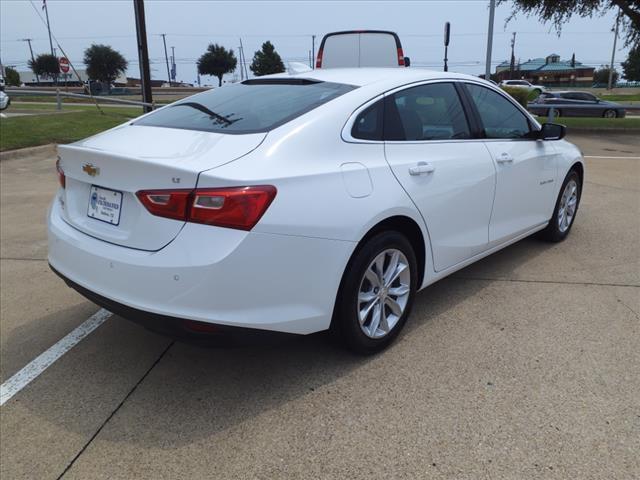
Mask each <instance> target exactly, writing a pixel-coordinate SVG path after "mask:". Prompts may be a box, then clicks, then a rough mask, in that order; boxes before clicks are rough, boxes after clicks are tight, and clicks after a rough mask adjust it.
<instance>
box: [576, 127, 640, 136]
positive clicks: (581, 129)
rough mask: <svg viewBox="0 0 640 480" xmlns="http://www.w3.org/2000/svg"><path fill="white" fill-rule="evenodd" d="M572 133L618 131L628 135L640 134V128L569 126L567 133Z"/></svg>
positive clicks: (617, 132)
mask: <svg viewBox="0 0 640 480" xmlns="http://www.w3.org/2000/svg"><path fill="white" fill-rule="evenodd" d="M572 133H600V134H607V133H616V134H620V133H622V134H626V135H639V134H640V129H638V128H598V127H567V135H571V134H572Z"/></svg>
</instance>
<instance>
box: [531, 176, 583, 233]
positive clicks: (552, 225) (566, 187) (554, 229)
mask: <svg viewBox="0 0 640 480" xmlns="http://www.w3.org/2000/svg"><path fill="white" fill-rule="evenodd" d="M581 194H582V183H581V182H580V175H578V172H576V171H575V170H571V171H570V172H569V173H568V174H567V177H566V178H565V179H564V182H563V183H562V187H561V188H560V194H559V195H558V199H557V200H556V208H555V210H554V211H553V217H551V220H549V225H547V227H546V228H545V229H544V230H542V231H541V232H540V234H541V237H542V238H543V239H544V240H548V241H550V242H561V241H562V240H564V239H565V238H567V235H569V231H570V230H571V227H572V226H573V222H574V221H575V219H576V214H577V213H578V205H579V204H580V196H581Z"/></svg>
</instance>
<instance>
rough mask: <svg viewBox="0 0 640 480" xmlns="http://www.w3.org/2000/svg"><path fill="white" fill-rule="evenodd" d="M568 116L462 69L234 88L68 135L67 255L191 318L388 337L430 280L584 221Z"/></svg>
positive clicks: (80, 281)
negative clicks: (538, 108) (542, 119)
mask: <svg viewBox="0 0 640 480" xmlns="http://www.w3.org/2000/svg"><path fill="white" fill-rule="evenodd" d="M564 132H565V130H564V127H562V126H560V125H553V124H545V125H542V126H541V125H540V124H538V122H537V121H536V120H535V119H534V118H533V117H532V116H530V115H529V114H528V113H527V111H526V110H524V109H523V108H521V107H520V106H519V105H518V104H517V103H516V102H514V101H513V100H512V99H511V97H509V96H508V95H506V94H505V93H503V92H502V91H501V90H500V89H499V88H497V87H495V86H493V85H492V84H490V83H488V82H485V81H483V80H479V79H477V78H475V77H471V76H467V75H461V74H453V73H440V72H430V71H426V70H421V69H390V68H387V69H384V68H381V69H330V70H329V69H327V70H316V71H313V72H307V73H304V74H299V75H286V74H279V75H275V76H268V77H261V78H258V79H253V80H248V81H245V82H243V83H241V84H235V85H232V86H226V87H225V88H216V89H213V90H210V91H207V92H204V93H200V94H198V95H195V96H192V97H189V98H186V99H184V100H181V101H178V102H176V103H174V104H171V105H169V106H166V107H164V108H162V109H160V110H157V111H155V112H151V113H149V114H147V115H144V116H142V117H140V118H138V119H135V120H133V121H130V122H128V123H126V124H124V125H121V126H119V127H116V128H113V129H111V130H109V131H106V132H104V133H101V134H98V135H96V136H93V137H90V138H88V139H86V140H83V141H80V142H77V143H74V144H71V145H65V146H60V147H59V154H60V158H59V160H58V165H57V170H58V177H59V181H60V188H59V190H58V192H57V193H56V196H55V199H54V201H53V203H52V205H51V209H50V212H49V215H48V229H49V263H50V265H51V267H52V268H53V269H54V271H55V272H56V273H58V274H59V275H60V276H61V277H62V278H63V279H65V281H66V282H67V283H68V285H70V286H72V287H73V288H75V289H77V290H78V291H80V292H81V293H82V294H84V295H85V296H86V297H87V298H89V299H91V300H93V301H94V302H95V303H97V304H99V305H102V306H104V307H105V308H107V309H108V310H110V311H112V312H114V313H117V314H119V315H121V316H123V317H125V318H129V319H132V320H135V321H138V322H141V323H143V324H144V325H145V326H147V327H148V328H151V329H154V330H158V331H162V332H168V333H171V334H172V335H178V336H181V335H183V334H187V335H189V336H203V337H207V338H209V337H212V338H213V337H215V338H219V336H220V335H222V336H223V337H224V336H225V335H231V336H233V334H235V333H238V332H239V333H240V334H243V333H255V332H256V331H257V330H261V331H275V332H287V333H295V334H310V333H313V332H318V331H321V330H327V329H331V330H332V331H333V332H335V333H336V334H337V335H338V336H339V337H340V338H341V339H343V341H344V342H345V344H346V345H347V346H348V347H350V348H351V349H353V350H356V351H358V352H364V353H372V352H376V351H379V350H381V349H382V348H384V347H385V346H387V345H388V344H389V343H390V342H391V341H392V340H393V339H394V338H395V337H396V336H397V335H398V332H399V331H400V330H401V328H402V327H403V325H404V323H405V322H406V320H407V318H408V316H409V313H410V311H411V306H412V303H413V301H414V298H415V296H416V293H417V292H418V291H419V290H420V289H422V288H425V287H426V286H427V285H429V284H432V283H434V282H435V281H437V280H439V279H441V278H443V277H445V276H447V275H449V274H451V273H453V272H455V271H456V270H458V269H460V268H463V267H464V266H466V265H469V264H470V263H473V262H475V261H476V260H479V259H481V258H483V257H486V256H487V255H489V254H491V253H493V252H495V251H497V250H500V249H501V248H504V247H506V246H507V245H510V244H512V243H514V242H517V241H518V240H520V239H522V238H525V237H527V236H529V235H531V234H533V233H536V232H540V235H541V236H543V237H544V238H546V239H548V240H551V241H560V240H563V239H564V238H565V237H566V236H567V235H568V233H569V231H570V229H571V226H572V224H573V222H574V220H575V216H576V212H577V209H578V204H579V202H580V194H581V189H582V185H583V182H584V165H583V159H582V155H581V153H580V151H579V150H578V149H577V148H576V147H575V146H573V145H572V144H570V143H568V142H567V141H565V140H563V139H562V138H563V136H564Z"/></svg>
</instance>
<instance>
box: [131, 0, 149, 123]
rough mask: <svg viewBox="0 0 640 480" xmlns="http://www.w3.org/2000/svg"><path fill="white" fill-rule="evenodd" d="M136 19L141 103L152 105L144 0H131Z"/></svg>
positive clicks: (146, 109)
mask: <svg viewBox="0 0 640 480" xmlns="http://www.w3.org/2000/svg"><path fill="white" fill-rule="evenodd" d="M133 9H134V11H135V17H136V39H137V43H138V62H139V63H140V81H141V83H142V85H141V86H142V101H143V102H145V103H149V104H150V103H152V102H153V98H152V96H151V74H150V73H149V49H148V48H147V27H146V26H145V20H144V0H133ZM142 108H143V110H144V112H145V113H147V112H150V111H151V110H152V107H151V106H147V105H145V106H144V107H142Z"/></svg>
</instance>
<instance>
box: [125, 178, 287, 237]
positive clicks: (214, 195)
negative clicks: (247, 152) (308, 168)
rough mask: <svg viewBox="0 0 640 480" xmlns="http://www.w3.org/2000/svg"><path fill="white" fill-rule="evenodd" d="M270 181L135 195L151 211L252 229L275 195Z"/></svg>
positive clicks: (182, 218) (202, 221) (213, 223)
mask: <svg viewBox="0 0 640 480" xmlns="http://www.w3.org/2000/svg"><path fill="white" fill-rule="evenodd" d="M276 192H277V190H276V188H275V187H273V186H271V185H255V186H249V187H231V188H198V189H196V190H144V191H140V192H137V193H136V195H137V196H138V198H139V199H140V201H141V202H142V204H143V205H144V206H145V208H146V209H147V210H148V211H149V213H151V214H153V215H157V216H159V217H166V218H173V219H175V220H183V221H185V222H193V223H203V224H206V225H215V226H218V227H227V228H236V229H240V230H251V229H252V228H253V227H254V226H255V225H256V223H258V221H259V220H260V218H261V217H262V215H264V212H265V211H266V210H267V208H269V205H271V202H272V201H273V199H274V198H275V196H276Z"/></svg>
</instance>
